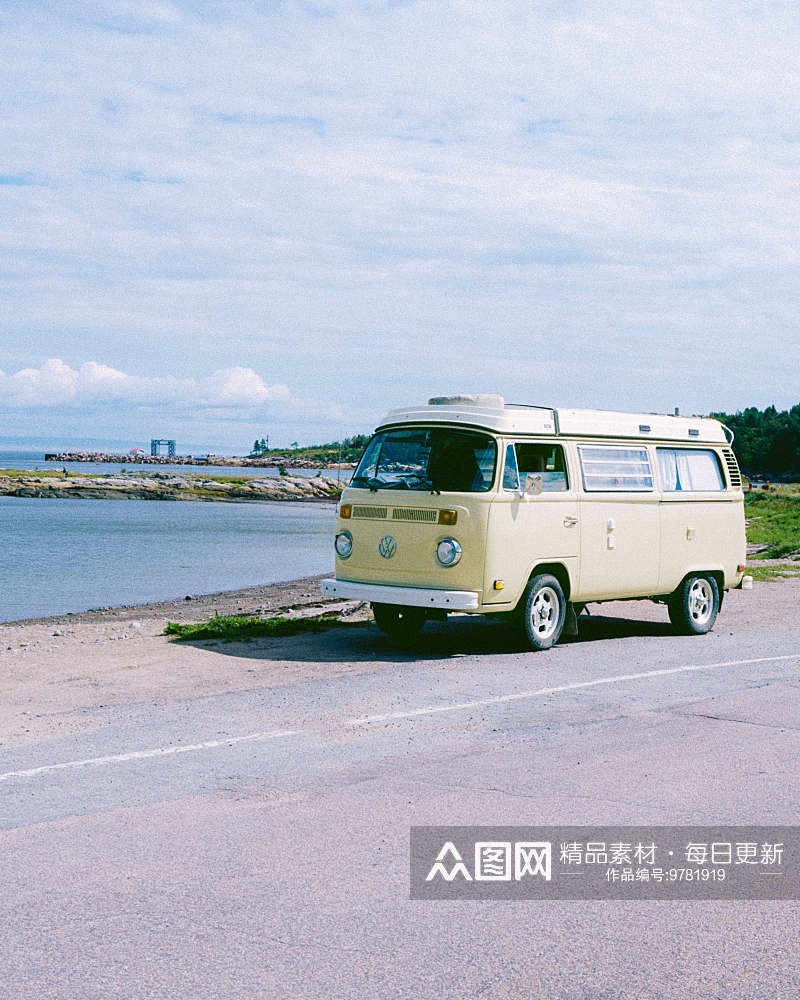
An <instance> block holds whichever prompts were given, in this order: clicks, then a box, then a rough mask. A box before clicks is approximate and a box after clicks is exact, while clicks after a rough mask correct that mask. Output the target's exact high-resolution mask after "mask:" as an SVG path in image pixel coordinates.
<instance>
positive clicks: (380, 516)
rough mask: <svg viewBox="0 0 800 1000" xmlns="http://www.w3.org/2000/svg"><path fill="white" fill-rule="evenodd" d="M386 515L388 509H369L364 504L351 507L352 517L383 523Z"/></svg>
mask: <svg viewBox="0 0 800 1000" xmlns="http://www.w3.org/2000/svg"><path fill="white" fill-rule="evenodd" d="M388 513H389V508H388V507H369V506H367V505H364V504H354V505H353V517H368V518H372V519H373V520H377V521H385V520H386V515H387V514H388Z"/></svg>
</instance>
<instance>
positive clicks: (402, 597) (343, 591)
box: [322, 580, 480, 611]
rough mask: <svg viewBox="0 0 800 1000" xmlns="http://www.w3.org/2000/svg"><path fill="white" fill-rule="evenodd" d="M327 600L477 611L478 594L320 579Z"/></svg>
mask: <svg viewBox="0 0 800 1000" xmlns="http://www.w3.org/2000/svg"><path fill="white" fill-rule="evenodd" d="M322 593H323V594H324V595H325V596H326V597H343V598H346V599H348V600H356V601H374V602H375V603H376V604H405V605H406V606H408V607H412V608H440V609H442V610H444V611H476V610H477V608H478V604H479V603H480V601H479V595H478V594H476V593H474V592H473V591H471V590H429V589H427V588H424V587H387V586H385V585H384V584H379V583H352V582H351V581H349V580H323V581H322Z"/></svg>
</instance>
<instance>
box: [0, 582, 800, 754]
mask: <svg viewBox="0 0 800 1000" xmlns="http://www.w3.org/2000/svg"><path fill="white" fill-rule="evenodd" d="M321 579H322V577H308V578H305V579H302V580H294V581H291V582H288V583H279V584H271V585H268V586H262V587H253V588H249V589H246V590H236V591H227V592H224V593H220V594H211V595H206V596H198V597H194V596H193V597H192V598H191V599H190V600H182V601H173V602H165V603H157V604H144V605H138V606H135V607H123V608H110V609H107V610H103V611H92V612H84V613H81V614H73V615H61V616H58V617H53V618H46V619H38V620H31V621H24V622H14V623H8V624H3V625H0V746H3V747H11V746H18V745H21V744H24V743H27V742H29V741H32V740H39V739H44V738H48V737H53V738H57V737H59V736H65V735H68V734H70V733H73V732H76V731H80V730H83V729H86V728H91V727H92V726H94V725H101V724H107V722H103V721H102V718H101V713H102V711H103V710H104V709H107V708H108V706H112V705H115V704H121V703H126V704H130V703H134V702H143V703H152V702H153V701H157V700H161V699H177V698H181V697H188V696H197V695H202V694H216V693H219V692H223V691H229V690H239V689H242V688H252V687H261V686H279V685H281V684H287V683H292V682H294V681H297V680H300V679H312V678H318V677H326V676H331V675H333V674H343V673H351V672H357V671H359V670H361V669H364V665H363V664H362V663H360V662H358V660H357V658H356V660H355V662H349V661H347V660H346V659H344V658H342V657H328V658H325V657H321V658H320V659H319V660H316V659H315V658H314V657H313V656H311V657H310V656H308V655H303V656H298V657H296V658H295V657H293V656H292V655H291V650H290V648H289V647H288V646H286V645H285V644H287V643H310V642H316V643H319V642H324V641H325V639H324V637H319V636H314V637H310V636H306V637H304V636H302V635H301V636H296V637H294V638H292V639H260V640H256V641H258V642H260V643H262V644H264V647H265V648H264V654H263V656H259V657H257V658H254V657H252V656H247V657H243V656H231V655H224V654H225V653H226V652H232V651H233V650H232V647H231V646H230V645H225V644H223V643H220V642H218V641H213V640H212V641H208V642H204V643H193V644H191V645H189V644H184V643H177V642H175V641H173V640H170V639H168V638H167V637H165V636H164V635H163V634H162V633H163V631H164V627H165V625H166V623H167V622H168V621H178V622H192V621H203V620H205V619H207V618H210V617H212V616H213V615H214V614H220V615H228V614H261V615H272V614H286V615H293V616H297V615H310V614H318V613H320V611H338V612H339V614H340V615H341V616H343V617H344V618H349V619H351V620H353V619H355V620H357V619H368V618H370V617H371V616H370V613H369V608H368V607H367V606H366V605H363V604H358V603H357V602H343V601H329V600H327V599H323V598H322V597H321V596H320V589H319V583H320V580H321ZM589 610H590V612H591V614H592V616H593V620H592V625H591V628H589V627H588V626H583V627H584V628H585V629H586V631H587V632H589V631H590V632H594V633H597V630H598V627H599V628H601V629H604V630H607V631H608V630H610V631H609V634H612V633H613V632H614V629H615V628H616V629H617V631H619V629H620V628H622V629H623V631H622V632H620V634H632V633H631V625H630V623H631V622H641V623H654V624H657V623H667V622H668V617H667V612H666V609H665V608H664V607H663V606H662V605H655V604H652V603H651V602H649V601H616V602H610V603H608V604H603V605H590V606H589ZM599 619H602V622H601V621H600V620H599ZM615 619H616V620H624V621H625V622H627V623H628V625H627V626H623V625H618V624H615V621H614V620H615ZM581 621H582V622H583V621H584V619H583V618H582V619H581ZM778 625H780V626H781V627H784V628H785V627H787V626H789V627H795V628H798V629H800V578H794V579H787V580H784V581H781V582H776V583H756V584H755V585H754V589H753V590H752V591H731V592H729V593H728V594H727V595H726V597H725V602H724V607H723V609H722V611H721V613H720V616H719V618H718V620H717V625H716V631H721V630H725V631H729V632H739V631H746V630H752V629H762V628H769V627H770V626H778ZM453 627H455V626H453ZM626 627H627V629H628V632H627V633H626V632H625V631H624V628H626ZM643 628H644V626H643ZM642 634H644V633H642ZM799 635H800V633H799ZM381 641H382V640H381V639H380V638H379V637H378V636H377V634H376V643H381ZM275 643H283V644H284V650H285V651H286V652H284V653H282V655H281V656H271V655H270V653H269V647H271V645H272V644H275ZM287 653H288V654H289V655H286V654H287ZM103 718H105V717H103Z"/></svg>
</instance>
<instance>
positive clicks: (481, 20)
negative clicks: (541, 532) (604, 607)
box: [0, 0, 800, 437]
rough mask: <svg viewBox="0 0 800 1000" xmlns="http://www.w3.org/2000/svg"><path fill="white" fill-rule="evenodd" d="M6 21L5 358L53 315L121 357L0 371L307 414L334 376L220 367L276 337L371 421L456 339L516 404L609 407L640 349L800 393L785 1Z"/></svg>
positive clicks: (233, 407) (0, 282)
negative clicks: (795, 374)
mask: <svg viewBox="0 0 800 1000" xmlns="http://www.w3.org/2000/svg"><path fill="white" fill-rule="evenodd" d="M323 15H324V16H323ZM0 21H2V23H3V27H4V28H5V29H6V30H5V31H4V32H1V33H0V87H2V92H3V94H4V95H5V97H6V105H7V109H6V110H7V113H6V114H5V115H4V118H3V121H2V123H0V128H2V130H3V132H2V135H0V150H2V163H0V208H1V209H2V210H1V211H0V246H1V247H2V248H3V253H4V261H5V264H4V268H3V270H2V272H1V273H0V295H1V296H2V302H3V310H2V316H0V336H2V338H3V345H4V346H3V353H2V355H0V364H2V366H3V367H5V368H6V370H16V369H17V368H21V367H22V366H23V365H24V364H29V363H31V360H32V359H31V356H30V353H28V352H29V348H28V347H26V346H14V345H30V344H35V345H37V346H36V349H37V351H38V352H39V353H38V354H37V355H36V357H35V359H34V360H35V363H36V364H39V363H40V362H41V360H42V359H44V358H46V357H48V356H62V357H68V358H84V357H94V358H104V359H106V360H107V361H108V362H110V363H112V364H113V365H114V366H115V367H116V368H117V369H121V370H122V372H128V373H132V374H130V375H127V376H124V377H123V381H121V382H120V381H118V380H116V379H115V377H113V376H110V375H107V376H103V377H101V376H100V375H99V374H98V373H95V374H94V376H92V377H89V376H88V375H86V376H83V379H82V380H81V377H80V371H82V369H77V370H76V371H77V372H78V377H75V376H74V375H70V374H69V372H67V373H64V372H62V373H60V374H59V372H58V371H56V370H55V369H54V370H53V371H52V372H49V373H46V372H45V373H44V374H42V373H40V374H39V375H36V374H34V375H25V376H24V377H23V378H20V379H17V380H16V381H13V382H12V383H11V384H10V385H9V383H8V380H3V381H2V392H3V394H4V396H3V398H7V397H9V396H13V398H14V399H19V398H23V396H24V395H25V394H26V393H28V394H31V395H32V396H33V397H35V395H36V388H35V387H36V386H39V390H38V391H39V392H40V395H41V394H42V392H43V391H44V390H43V388H42V387H43V386H45V384H46V385H47V393H48V394H50V396H52V398H54V399H55V398H62V399H65V400H66V402H65V404H64V405H66V406H71V407H72V410H71V412H73V413H74V412H75V406H76V405H81V404H75V403H74V400H75V399H85V400H88V399H91V398H94V397H92V396H91V392H92V391H94V392H98V393H100V392H101V391H102V393H104V394H105V395H104V396H103V398H111V399H114V398H120V399H123V400H125V401H126V403H127V405H130V406H147V405H151V404H150V402H149V401H150V400H151V399H160V400H163V399H165V398H168V399H171V400H172V401H173V402H172V403H171V404H170V405H173V406H181V407H184V408H185V409H186V412H190V408H191V407H195V408H203V412H204V415H205V416H207V417H208V418H209V420H210V419H212V417H214V414H215V413H216V411H217V409H219V412H220V413H232V414H234V415H235V414H237V413H239V412H240V411H239V409H238V408H237V407H238V406H241V407H242V408H247V407H250V408H251V409H252V408H253V407H259V406H265V405H269V406H275V407H278V406H284V407H288V408H291V407H292V406H294V413H295V419H296V421H297V424H298V429H297V430H293V431H292V434H293V436H297V437H302V436H303V434H302V423H303V422H304V421H307V422H310V421H311V420H312V419H314V416H313V414H319V413H320V412H321V411H320V407H322V406H323V402H319V403H318V405H317V409H316V410H315V409H314V408H313V407H309V408H308V409H306V408H305V406H304V405H301V404H300V402H299V401H297V400H295V401H294V402H291V401H289V402H284V403H281V401H280V400H279V399H277V398H276V397H274V395H273V398H270V399H268V400H266V401H264V399H263V389H262V388H261V387H260V386H259V385H258V383H257V382H255V381H254V380H253V378H251V377H249V376H242V375H241V374H236V375H230V377H229V378H228V379H227V380H226V379H225V378H222V377H217V376H216V375H215V376H208V374H207V373H208V371H211V370H214V369H217V370H219V371H222V372H229V371H230V370H231V369H230V368H229V366H230V364H231V359H232V358H234V359H235V360H236V362H237V363H238V364H240V365H242V366H243V370H244V371H246V372H248V371H249V372H253V373H255V372H258V371H260V370H261V367H262V365H264V364H267V363H268V366H269V371H270V372H271V375H270V381H273V382H276V383H279V384H281V385H292V386H294V385H298V386H300V385H302V386H303V389H302V392H303V395H304V396H310V397H312V398H314V399H316V400H318V401H326V403H325V405H329V406H333V405H334V404H335V403H336V402H337V401H340V400H341V399H342V397H343V396H346V398H347V413H348V419H352V420H353V423H352V424H349V425H348V426H346V428H345V429H346V430H358V429H364V428H365V427H368V426H370V425H371V424H372V423H373V422H374V420H375V419H377V417H378V416H379V415H380V413H381V412H382V411H383V410H384V409H385V408H387V407H388V406H390V405H400V404H403V403H405V402H408V401H409V400H410V399H413V398H420V399H421V398H425V397H426V396H427V395H435V394H437V393H440V392H441V391H443V388H442V383H443V382H445V381H447V380H448V379H449V378H450V376H451V373H452V370H453V366H454V364H456V365H457V364H458V362H456V361H454V359H462V358H463V359H464V361H463V365H462V366H461V367H462V368H463V372H461V371H460V372H459V379H460V382H461V385H452V384H450V383H448V385H447V388H452V389H458V388H464V389H466V388H467V387H468V386H467V385H466V384H465V383H469V387H470V388H474V389H475V390H479V389H481V388H487V387H490V388H492V389H497V390H499V391H501V392H502V393H503V394H504V395H505V396H506V397H507V398H510V399H511V398H513V399H520V400H524V399H528V400H530V401H535V400H536V398H545V399H546V400H547V401H548V402H551V401H552V402H556V403H558V402H564V403H569V404H574V405H597V406H613V405H619V400H618V383H617V382H616V381H615V380H614V379H613V378H611V377H610V375H611V374H612V373H614V372H615V371H617V367H618V366H619V365H621V364H623V363H624V364H625V365H630V368H631V375H630V377H628V378H626V381H625V386H626V390H627V391H628V392H629V393H630V398H629V399H628V400H627V402H626V405H630V406H631V408H641V409H654V408H665V409H669V408H671V407H672V406H673V405H677V404H680V405H681V406H682V407H684V408H685V409H686V410H702V409H707V408H714V407H716V408H721V409H723V408H724V409H732V408H735V407H736V406H737V405H746V404H748V403H750V402H754V403H759V404H760V405H764V404H766V403H768V402H772V401H773V400H774V401H776V402H778V403H779V404H780V405H782V406H785V405H790V404H791V403H793V402H795V401H796V396H797V391H796V385H795V383H792V382H791V379H790V370H788V371H787V369H786V368H785V367H784V368H782V367H781V360H780V359H781V357H783V356H785V355H791V353H792V351H795V353H796V351H797V349H798V347H799V346H800V344H798V333H797V321H796V314H797V301H798V297H800V278H798V268H797V263H798V259H800V249H798V247H799V246H800V244H799V243H798V238H797V233H798V231H800V200H799V199H798V198H797V187H798V182H797V162H798V156H800V128H799V127H798V125H797V123H798V121H800V96H799V95H800V70H798V62H797V58H796V52H797V50H798V47H800V23H798V21H797V18H796V5H793V4H788V3H779V2H771V0H752V2H751V3H749V4H746V5H733V6H732V5H730V4H724V3H722V0H696V3H694V4H691V5H686V4H677V3H675V2H674V0H654V2H653V3H650V4H639V5H628V7H624V6H621V5H619V4H617V5H614V4H611V5H609V4H607V3H603V2H601V0H542V2H540V3H535V4H531V3H530V2H529V0H497V2H496V3H493V4H483V5H481V4H475V3H474V2H467V0H441V2H438V3H435V4H431V3H420V2H416V3H405V4H401V3H397V2H392V0H337V3H336V4H333V3H325V2H314V3H309V2H305V0H233V2H232V3H230V4H208V3H204V2H200V0H172V2H170V0H145V2H142V3H135V2H133V0H87V2H86V3H83V4H80V5H76V4H75V3H74V2H70V0H53V2H52V3H50V4H47V5H42V4H12V5H10V7H9V9H8V10H7V11H5V12H4V13H3V14H0ZM6 345H7V346H6ZM742 357H747V359H748V360H747V364H746V365H745V364H743V363H742V360H741V359H742ZM265 358H268V359H269V361H268V362H265V361H264V359H265ZM531 358H535V359H536V362H537V365H538V366H539V368H538V370H539V371H541V372H554V371H558V372H559V373H560V374H559V379H558V382H557V384H555V385H553V384H552V382H538V383H537V382H536V381H535V380H532V379H531V377H530V375H529V373H528V365H529V362H530V359H531ZM475 359H480V365H478V364H477V363H476V360H475ZM470 365H472V366H473V368H474V375H473V377H472V378H469V377H468V376H469V375H470V372H469V367H470ZM593 366H594V368H595V371H593ZM648 369H649V374H648ZM139 371H148V372H153V371H170V372H174V373H178V374H180V376H182V378H178V379H177V380H170V379H167V378H161V379H155V380H154V379H152V378H144V377H141V376H139V375H137V374H136V373H137V372H139ZM42 372H44V368H43V369H42ZM17 374H19V373H17ZM258 377H259V376H258V375H255V379H257V378H258ZM10 378H12V379H15V378H16V376H11V377H10ZM301 378H302V382H301V381H300V379H301ZM187 379H188V382H187V381H186V380H187ZM209 379H210V380H211V383H213V384H209ZM37 380H38V381H37ZM48 380H49V381H48ZM90 385H92V386H94V389H92V390H90V388H89V386H90ZM354 386H355V387H357V389H355V390H354V389H353V388H352V387H354ZM71 387H72V388H71ZM264 387H265V388H266V391H267V392H268V393H270V392H272V393H273V394H274V392H275V390H274V387H270V386H268V385H266V383H264ZM114 392H117V393H121V394H122V396H120V397H114V396H113V393H114ZM71 393H72V395H71ZM776 396H777V398H775V397H776ZM219 397H222V398H224V399H233V400H242V402H241V403H239V404H236V403H228V402H226V403H224V404H223V405H222V406H221V407H219V408H217V407H215V406H214V404H213V403H212V402H203V400H213V399H214V398H219ZM245 400H250V402H244V401H245ZM14 405H16V404H14ZM35 405H36V407H41V406H42V405H43V404H41V403H37V404H35ZM87 405H88V404H87ZM94 405H98V406H99V405H101V404H100V403H96V404H94ZM152 405H162V404H160V403H158V404H156V403H153V404H152ZM50 412H52V406H51V407H50ZM214 419H216V418H215V417H214ZM320 419H323V418H320ZM338 424H339V420H338V418H331V421H330V426H329V430H328V431H327V432H325V433H328V434H330V436H335V435H336V434H338V433H339V429H340V428H339V426H338ZM316 433H317V431H315V434H316ZM320 433H323V432H320Z"/></svg>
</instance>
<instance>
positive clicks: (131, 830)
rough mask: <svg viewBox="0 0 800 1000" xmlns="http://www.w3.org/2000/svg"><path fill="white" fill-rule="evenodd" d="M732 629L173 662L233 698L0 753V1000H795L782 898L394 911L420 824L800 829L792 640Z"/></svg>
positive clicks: (797, 937) (795, 942) (609, 624)
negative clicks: (245, 681) (227, 680)
mask: <svg viewBox="0 0 800 1000" xmlns="http://www.w3.org/2000/svg"><path fill="white" fill-rule="evenodd" d="M654 617H655V616H654ZM735 625H736V623H735V619H734V618H730V619H729V618H726V617H725V616H724V615H723V616H722V617H721V618H720V622H719V624H718V627H717V630H716V631H715V632H714V633H712V634H711V635H708V636H705V637H700V638H683V637H677V636H674V635H672V634H671V633H670V631H669V628H668V627H667V626H665V625H664V624H663V622H661V621H654V622H652V623H648V622H631V621H626V620H617V619H613V618H609V617H607V616H606V617H601V618H594V619H592V620H591V621H585V620H584V621H582V632H581V640H580V641H578V642H567V643H564V644H563V645H560V646H558V647H557V648H555V649H553V650H551V651H548V652H546V653H536V654H533V653H528V652H525V651H522V650H520V649H519V647H518V645H516V644H515V641H514V639H513V637H510V636H509V635H508V633H507V632H506V631H505V630H504V629H503V627H501V626H499V625H491V624H487V623H485V622H483V621H480V620H477V621H476V620H472V619H466V618H460V619H459V620H458V621H455V622H454V621H452V620H451V623H450V624H448V625H447V626H438V625H437V626H428V629H427V631H426V632H425V633H424V635H423V638H422V641H421V644H420V646H419V648H418V649H416V650H415V651H414V652H413V653H397V652H394V651H392V650H390V649H388V648H387V647H386V645H385V644H384V642H383V640H382V639H381V637H380V636H379V634H378V633H377V631H376V630H375V628H374V626H368V627H352V628H342V629H336V630H335V631H332V632H329V633H326V634H323V635H318V636H308V635H306V636H298V637H295V638H292V639H284V640H259V641H255V642H252V643H250V644H231V645H217V646H214V647H211V648H210V650H209V648H208V646H204V647H203V648H202V649H193V648H192V647H186V648H185V652H184V654H182V655H185V656H186V657H187V658H191V657H193V656H195V657H197V656H201V655H202V656H206V657H208V656H214V657H219V665H220V668H221V669H224V668H225V665H226V663H228V664H230V663H233V662H234V661H241V660H242V659H246V660H249V661H252V673H250V674H248V675H247V676H249V677H251V678H252V683H251V685H241V684H239V685H237V686H236V688H235V689H234V690H228V691H225V692H222V693H217V694H212V695H205V696H203V697H187V698H180V699H172V698H170V699H165V700H161V701H129V702H126V703H118V704H114V705H110V706H105V707H102V706H100V705H98V706H97V707H96V709H94V710H93V711H92V712H91V713H90V714H87V721H86V724H85V725H82V726H78V727H77V728H76V730H75V731H74V732H71V733H70V735H68V736H65V737H61V738H57V739H52V738H48V739H36V740H34V741H31V742H27V743H25V742H21V743H20V744H19V745H16V746H10V747H7V748H4V749H2V750H0V851H2V858H3V865H2V874H0V996H2V997H4V998H23V997H24V998H26V1000H27V998H36V1000H50V998H59V1000H61V998H73V997H75V998H78V997H80V998H82V1000H93V998H103V1000H105V998H111V997H120V998H126V1000H132V998H137V1000H138V998H153V1000H156V998H158V1000H162V998H172V997H175V998H186V1000H201V998H202V1000H205V998H209V1000H220V998H237V1000H238V998H256V997H258V998H262V997H263V998H287V1000H288V998H317V997H320V998H322V997H325V998H337V997H342V998H344V997H347V998H350V997H353V998H356V997H358V998H370V1000H372V998H384V997H398V998H399V997H403V998H405V997H409V998H411V997H446V998H451V997H452V998H467V997H469V998H473V997H475V998H478V997H480V998H483V997H486V998H492V1000H497V998H501V997H514V998H539V997H542V998H548V1000H550V998H565V1000H566V998H569V1000H575V998H579V1000H584V998H585V1000H605V998H609V1000H610V998H625V1000H634V998H635V1000H646V998H652V1000H656V998H658V1000H661V998H676V1000H677V998H681V1000H684V998H689V997H691V998H711V1000H721V998H724V1000H734V998H736V1000H754V998H764V1000H781V998H786V1000H789V998H791V1000H796V998H797V997H799V996H800V930H799V928H800V921H799V920H798V916H799V915H800V906H798V904H797V903H796V902H786V901H784V902H775V901H766V902H697V901H695V902H644V901H636V902H597V901H569V902H537V901H534V902H530V901H529V902H514V903H503V902H480V903H471V902H420V901H411V900H410V899H409V888H408V871H409V859H408V843H409V829H410V827H411V825H424V824H436V825H451V824H463V825H469V824H476V825H478V824H485V825H557V824H568V825H573V826H574V825H579V824H591V825H622V824H630V825H637V826H643V825H647V824H661V825H663V824H674V825H678V824H687V825H702V824H737V825H743V824H756V825H763V824H775V825H797V823H798V803H800V776H799V775H798V747H799V746H800V741H799V740H798V736H799V735H800V681H798V668H800V628H798V625H800V622H798V621H797V618H796V617H795V616H794V615H793V614H792V613H791V608H790V609H789V612H787V614H786V615H785V616H784V621H783V623H782V624H780V625H778V626H774V625H773V626H771V627H768V628H766V627H765V628H757V627H756V628H753V627H750V628H747V629H738V630H737V628H736V627H735ZM159 641H160V642H162V643H163V642H165V640H159ZM306 664H307V665H308V667H309V670H310V668H311V666H312V665H313V666H314V676H313V678H312V679H305V678H304V677H303V666H304V665H306ZM320 665H323V666H324V667H325V669H323V670H321V669H320ZM284 667H285V668H286V670H287V672H288V673H289V675H290V676H291V678H292V679H290V680H288V681H287V682H285V683H274V682H273V681H270V682H268V683H265V682H262V681H261V680H260V678H262V677H266V676H267V675H269V677H271V678H274V676H275V672H276V671H280V670H282V669H284Z"/></svg>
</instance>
